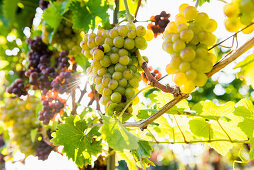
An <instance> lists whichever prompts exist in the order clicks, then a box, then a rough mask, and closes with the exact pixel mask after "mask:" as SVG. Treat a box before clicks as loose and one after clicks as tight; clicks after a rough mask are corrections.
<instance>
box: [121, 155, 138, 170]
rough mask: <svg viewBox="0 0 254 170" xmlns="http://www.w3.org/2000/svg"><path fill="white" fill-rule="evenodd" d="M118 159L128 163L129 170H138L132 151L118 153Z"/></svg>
mask: <svg viewBox="0 0 254 170" xmlns="http://www.w3.org/2000/svg"><path fill="white" fill-rule="evenodd" d="M117 158H118V159H119V160H124V161H125V162H126V163H127V166H128V168H129V169H131V170H138V167H137V166H136V162H135V159H133V156H132V154H131V153H130V151H125V152H117Z"/></svg>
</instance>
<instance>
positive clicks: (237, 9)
mask: <svg viewBox="0 0 254 170" xmlns="http://www.w3.org/2000/svg"><path fill="white" fill-rule="evenodd" d="M223 9H224V14H225V15H226V19H225V21H224V24H225V27H226V29H227V30H228V31H229V32H237V31H238V30H239V29H240V28H243V27H245V26H247V25H249V24H251V23H253V21H254V1H253V0H233V1H232V2H231V3H227V4H226V5H225V6H224V8H223ZM253 31H254V25H251V26H249V27H248V28H246V29H244V30H243V31H242V32H243V33H245V34H250V33H252V32H253Z"/></svg>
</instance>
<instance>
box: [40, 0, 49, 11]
mask: <svg viewBox="0 0 254 170" xmlns="http://www.w3.org/2000/svg"><path fill="white" fill-rule="evenodd" d="M48 6H49V1H45V0H40V8H41V9H42V10H45V9H47V8H48Z"/></svg>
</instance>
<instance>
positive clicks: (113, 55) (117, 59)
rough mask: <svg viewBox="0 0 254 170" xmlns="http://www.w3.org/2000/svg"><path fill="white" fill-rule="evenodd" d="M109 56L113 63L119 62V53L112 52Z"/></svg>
mask: <svg viewBox="0 0 254 170" xmlns="http://www.w3.org/2000/svg"><path fill="white" fill-rule="evenodd" d="M109 58H110V61H111V62H112V63H113V64H116V63H118V62H119V58H120V57H119V55H118V54H117V53H112V54H110V56H109Z"/></svg>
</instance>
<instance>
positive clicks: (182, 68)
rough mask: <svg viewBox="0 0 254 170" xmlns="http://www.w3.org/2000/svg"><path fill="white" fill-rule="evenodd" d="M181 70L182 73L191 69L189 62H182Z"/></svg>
mask: <svg viewBox="0 0 254 170" xmlns="http://www.w3.org/2000/svg"><path fill="white" fill-rule="evenodd" d="M179 69H180V71H181V72H186V71H187V70H189V69H190V64H189V63H188V62H182V63H181V64H180V65H179Z"/></svg>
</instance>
